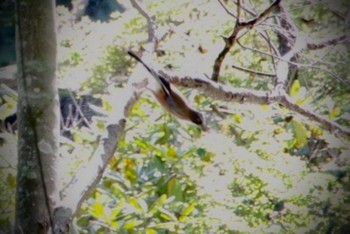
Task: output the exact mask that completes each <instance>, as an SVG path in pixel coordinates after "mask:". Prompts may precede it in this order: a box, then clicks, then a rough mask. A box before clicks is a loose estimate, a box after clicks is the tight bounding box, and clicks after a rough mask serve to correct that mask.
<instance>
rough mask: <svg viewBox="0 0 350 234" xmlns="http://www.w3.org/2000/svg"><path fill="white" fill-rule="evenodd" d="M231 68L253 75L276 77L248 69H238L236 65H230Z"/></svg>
mask: <svg viewBox="0 0 350 234" xmlns="http://www.w3.org/2000/svg"><path fill="white" fill-rule="evenodd" d="M232 67H233V68H236V69H238V70H240V71H244V72H248V73H252V74H254V75H259V76H268V77H276V74H271V73H265V72H261V71H255V70H252V69H249V68H244V67H240V66H237V65H232Z"/></svg>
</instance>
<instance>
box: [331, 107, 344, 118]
mask: <svg viewBox="0 0 350 234" xmlns="http://www.w3.org/2000/svg"><path fill="white" fill-rule="evenodd" d="M340 113H341V109H340V108H339V107H335V108H333V109H332V110H331V111H330V112H329V115H328V117H329V119H335V118H336V117H338V116H339V115H340Z"/></svg>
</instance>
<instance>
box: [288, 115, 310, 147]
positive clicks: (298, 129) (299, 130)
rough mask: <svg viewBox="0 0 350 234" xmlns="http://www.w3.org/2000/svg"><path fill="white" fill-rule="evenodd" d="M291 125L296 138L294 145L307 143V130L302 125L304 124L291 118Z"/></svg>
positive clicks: (298, 145) (301, 145)
mask: <svg viewBox="0 0 350 234" xmlns="http://www.w3.org/2000/svg"><path fill="white" fill-rule="evenodd" d="M291 123H292V126H293V131H294V137H295V139H296V147H298V148H301V147H303V146H304V145H305V144H306V143H307V139H308V132H307V130H306V129H305V127H304V124H302V123H300V122H298V121H296V120H292V122H291Z"/></svg>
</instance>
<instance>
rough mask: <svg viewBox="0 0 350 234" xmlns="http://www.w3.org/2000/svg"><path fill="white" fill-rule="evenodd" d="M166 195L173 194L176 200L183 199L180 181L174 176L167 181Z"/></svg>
mask: <svg viewBox="0 0 350 234" xmlns="http://www.w3.org/2000/svg"><path fill="white" fill-rule="evenodd" d="M167 187H168V189H167V190H168V191H167V194H168V197H171V196H174V197H175V200H176V201H183V191H182V187H181V184H180V182H179V181H178V179H176V178H175V177H174V178H172V179H170V180H169V182H168V185H167Z"/></svg>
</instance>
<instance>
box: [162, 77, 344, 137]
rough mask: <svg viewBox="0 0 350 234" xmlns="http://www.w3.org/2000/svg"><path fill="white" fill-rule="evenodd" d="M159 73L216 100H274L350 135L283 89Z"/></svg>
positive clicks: (262, 101) (266, 103)
mask: <svg viewBox="0 0 350 234" xmlns="http://www.w3.org/2000/svg"><path fill="white" fill-rule="evenodd" d="M161 73H162V74H163V75H164V77H166V78H167V79H169V80H170V81H171V82H172V83H174V84H177V85H181V86H184V87H188V88H197V89H199V90H202V91H203V92H204V93H205V94H206V95H208V96H210V97H212V98H215V99H216V100H222V101H227V102H241V103H254V104H260V105H263V104H264V105H269V104H271V103H274V102H277V103H280V104H282V105H283V106H285V107H286V108H288V109H289V110H291V111H294V112H296V113H299V114H301V115H303V116H305V117H307V118H309V119H310V120H313V121H316V122H318V123H319V124H321V125H322V127H324V128H325V129H327V130H329V131H330V132H333V133H335V134H340V135H343V136H347V137H350V129H349V128H346V127H343V126H341V125H339V124H337V123H335V122H333V121H331V120H328V119H326V118H325V117H323V116H320V115H318V114H316V113H314V112H312V111H309V110H307V109H305V108H303V107H301V106H299V105H298V104H296V103H295V102H294V101H293V100H292V99H291V98H290V97H289V96H288V94H287V93H286V92H285V91H284V90H283V89H279V90H274V91H273V92H265V91H259V90H249V89H244V88H233V87H229V86H225V85H221V84H219V83H217V82H214V81H212V80H209V79H206V78H202V77H191V76H184V75H181V74H175V73H172V74H169V72H167V73H165V71H161Z"/></svg>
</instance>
